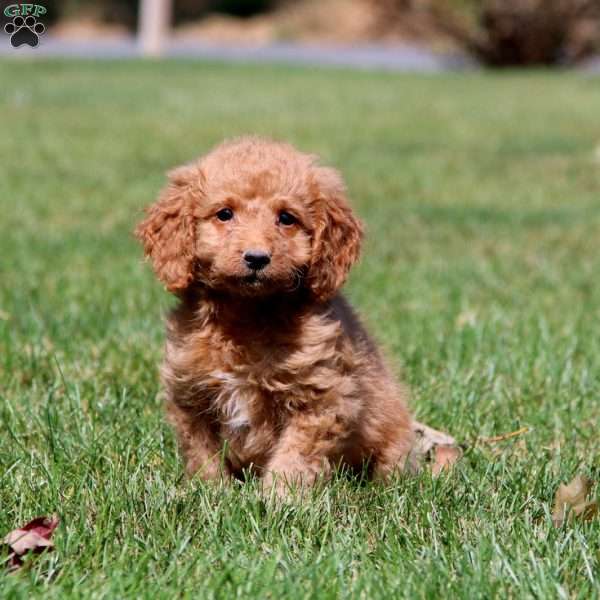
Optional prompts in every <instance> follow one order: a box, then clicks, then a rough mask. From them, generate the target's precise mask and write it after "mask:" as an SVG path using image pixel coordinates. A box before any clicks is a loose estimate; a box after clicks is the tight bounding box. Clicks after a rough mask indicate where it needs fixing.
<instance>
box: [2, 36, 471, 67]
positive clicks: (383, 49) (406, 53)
mask: <svg viewBox="0 0 600 600" xmlns="http://www.w3.org/2000/svg"><path fill="white" fill-rule="evenodd" d="M0 56H15V57H18V56H28V57H35V56H39V57H41V56H53V57H69V58H75V57H80V58H89V59H94V58H113V59H116V58H135V57H137V56H139V51H138V47H137V44H136V42H135V39H134V38H131V39H122V40H110V41H66V40H62V39H57V38H53V37H51V36H49V35H47V36H43V37H42V38H41V39H40V44H39V46H38V47H37V48H30V47H28V46H21V47H19V48H13V47H12V46H11V45H10V44H9V43H8V39H7V37H6V38H5V39H4V40H3V39H2V38H1V37H0ZM165 56H166V57H169V58H175V57H177V58H192V59H200V60H215V61H226V62H246V63H282V64H302V65H315V66H318V65H330V66H342V67H356V68H362V69H383V70H389V71H419V72H438V71H446V70H462V69H470V68H474V67H475V66H476V65H475V63H474V62H473V61H472V60H470V59H469V58H468V57H466V56H463V55H453V56H449V55H445V54H437V53H435V52H432V51H430V50H427V49H425V48H421V47H418V46H409V45H404V46H380V45H360V46H326V45H321V46H317V45H311V46H307V45H302V44H291V43H278V44H272V45H268V46H231V45H215V44H207V43H201V42H187V41H178V40H174V41H172V42H171V43H170V44H169V46H168V48H167V51H166V52H165Z"/></svg>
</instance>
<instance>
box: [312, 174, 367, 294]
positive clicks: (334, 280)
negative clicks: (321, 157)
mask: <svg viewBox="0 0 600 600" xmlns="http://www.w3.org/2000/svg"><path fill="white" fill-rule="evenodd" d="M311 187H312V193H313V197H314V199H315V208H316V216H315V219H316V228H315V234H314V238H313V248H312V257H311V263H310V266H309V271H308V285H309V287H310V289H311V291H312V292H313V294H314V296H315V298H316V299H317V300H318V301H326V300H329V299H330V298H331V297H333V296H334V295H335V293H336V292H337V290H338V289H339V288H340V287H341V286H342V285H343V283H344V281H345V280H346V277H347V276H348V271H350V268H351V267H352V265H353V264H354V263H355V262H356V261H357V260H358V256H359V254H360V245H361V241H362V237H363V227H362V224H361V223H360V221H359V220H358V219H357V218H356V217H355V216H354V214H353V213H352V209H351V208H350V206H349V204H348V201H347V199H346V190H345V186H344V182H343V180H342V177H341V176H340V174H339V173H338V172H337V171H336V170H335V169H330V168H326V167H315V168H314V169H313V174H312V181H311Z"/></svg>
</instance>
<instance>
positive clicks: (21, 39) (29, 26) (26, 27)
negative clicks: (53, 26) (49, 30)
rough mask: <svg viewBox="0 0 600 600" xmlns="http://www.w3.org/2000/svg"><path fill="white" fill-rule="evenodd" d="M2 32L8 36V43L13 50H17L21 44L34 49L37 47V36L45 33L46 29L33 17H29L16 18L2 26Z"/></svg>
mask: <svg viewBox="0 0 600 600" xmlns="http://www.w3.org/2000/svg"><path fill="white" fill-rule="evenodd" d="M4 31H5V32H6V33H8V35H10V43H11V44H12V46H13V48H18V47H19V46H22V45H23V44H27V45H28V46H31V47H32V48H35V47H36V46H37V45H38V42H39V36H40V35H42V33H44V31H46V28H45V27H44V24H43V23H40V22H39V21H38V20H37V19H36V18H35V17H34V16H33V15H29V16H28V17H25V18H23V17H21V16H16V17H15V18H14V19H13V20H12V21H11V22H10V23H7V24H6V25H5V26H4Z"/></svg>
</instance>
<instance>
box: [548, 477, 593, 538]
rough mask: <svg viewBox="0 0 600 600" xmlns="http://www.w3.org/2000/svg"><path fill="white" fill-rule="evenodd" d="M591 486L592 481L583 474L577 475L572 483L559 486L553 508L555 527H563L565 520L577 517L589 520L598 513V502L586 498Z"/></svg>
mask: <svg viewBox="0 0 600 600" xmlns="http://www.w3.org/2000/svg"><path fill="white" fill-rule="evenodd" d="M591 487H592V483H591V481H590V480H589V479H588V478H587V477H584V476H583V475H577V477H575V478H574V479H573V480H572V481H571V482H570V483H568V484H565V483H563V484H561V485H559V486H558V490H556V495H555V496H554V508H553V509H552V522H553V523H554V526H555V527H561V526H562V524H563V523H564V522H565V521H568V520H571V519H573V518H575V517H578V518H580V519H581V520H583V521H587V520H589V519H591V518H592V517H593V516H594V515H596V514H597V512H598V503H597V502H596V501H595V500H587V499H586V498H587V497H588V495H589V493H590V489H591Z"/></svg>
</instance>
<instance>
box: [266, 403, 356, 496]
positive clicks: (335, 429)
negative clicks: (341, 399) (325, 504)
mask: <svg viewBox="0 0 600 600" xmlns="http://www.w3.org/2000/svg"><path fill="white" fill-rule="evenodd" d="M347 437H348V427H347V424H346V422H345V419H343V417H342V416H341V415H338V414H334V413H325V414H315V413H308V414H297V415H295V416H294V417H292V419H291V420H290V421H289V423H288V424H287V426H286V428H285V429H284V431H283V433H282V435H281V437H280V438H279V440H278V441H277V444H276V446H275V449H274V451H273V454H272V455H271V458H270V460H269V461H268V463H267V467H266V472H265V474H264V476H263V483H264V486H265V488H266V489H270V488H272V487H275V489H276V491H277V494H278V495H280V496H283V495H286V494H287V492H288V491H289V489H290V487H302V486H310V485H312V484H314V483H315V481H316V480H317V479H318V478H319V477H323V478H328V477H329V476H330V474H331V469H332V463H334V461H335V460H337V459H338V458H339V456H340V454H341V447H342V446H343V444H344V441H345V440H346V439H347Z"/></svg>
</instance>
